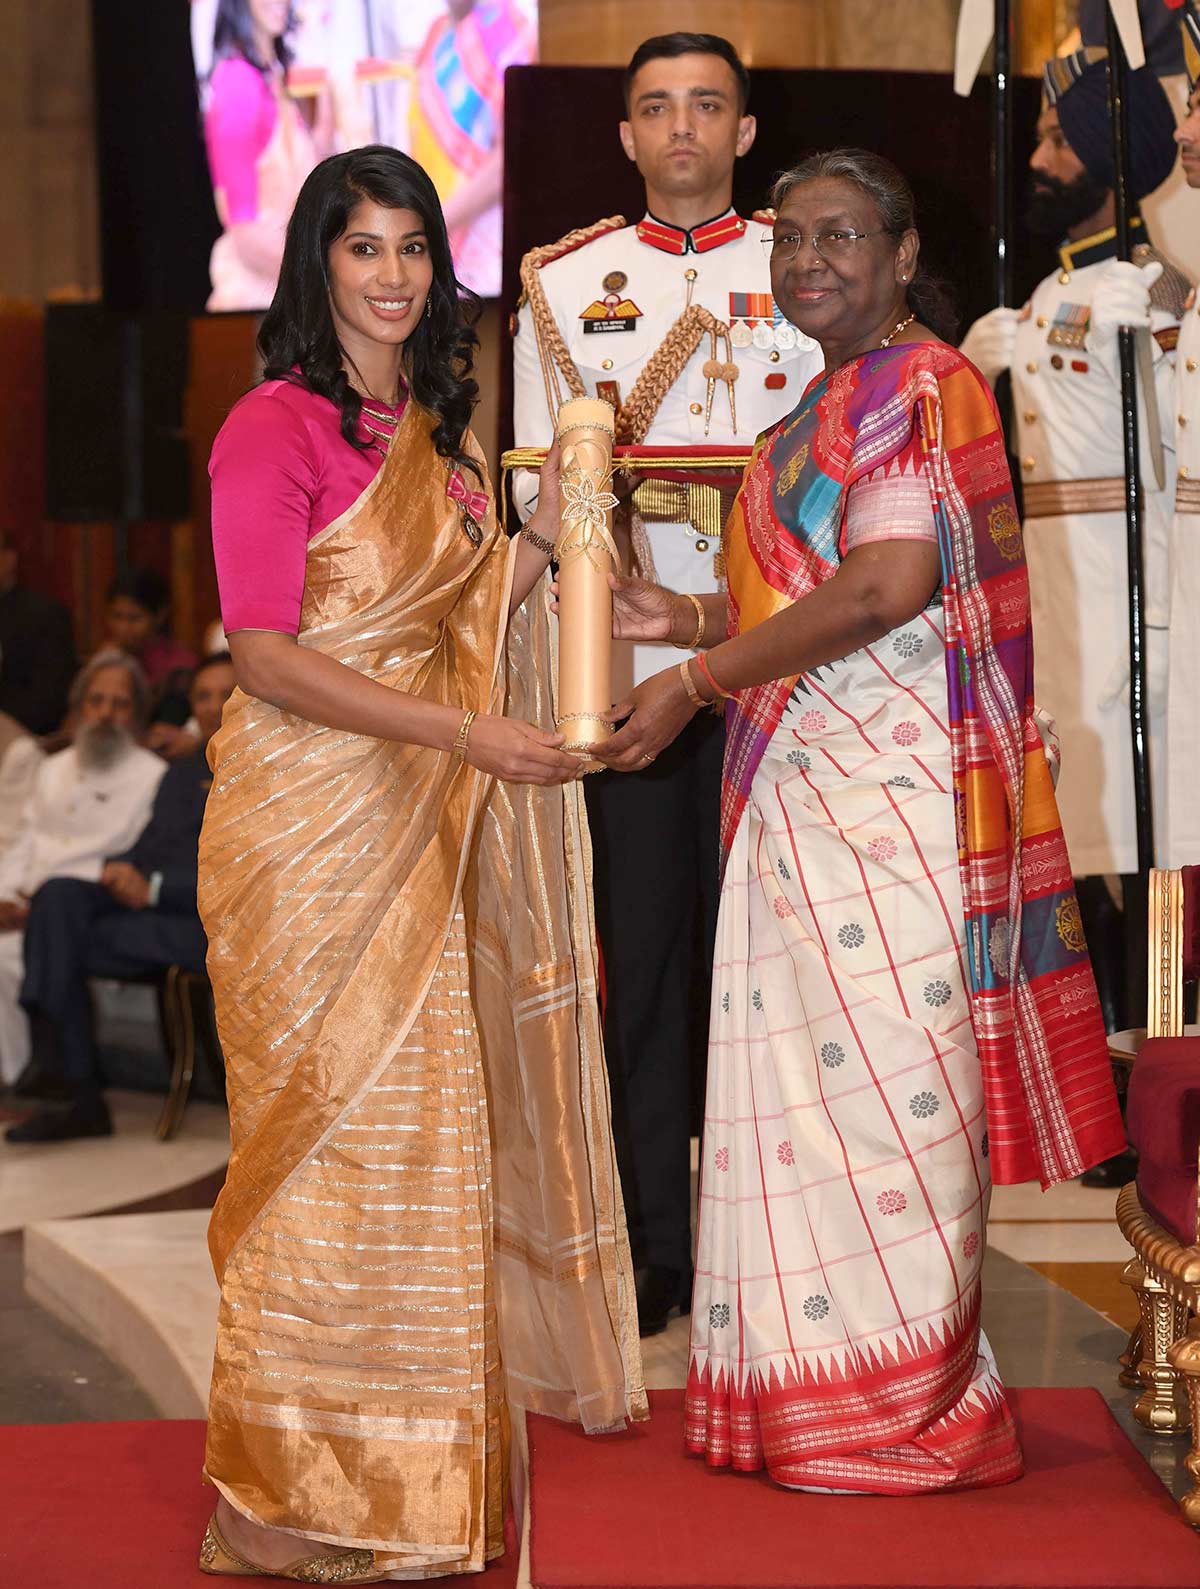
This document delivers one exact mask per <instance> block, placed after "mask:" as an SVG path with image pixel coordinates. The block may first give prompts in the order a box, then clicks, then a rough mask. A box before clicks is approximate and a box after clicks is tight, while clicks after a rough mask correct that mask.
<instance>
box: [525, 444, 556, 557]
mask: <svg viewBox="0 0 1200 1589" xmlns="http://www.w3.org/2000/svg"><path fill="white" fill-rule="evenodd" d="M561 474H562V449H561V447H560V446H559V443H558V439H557V438H555V440H554V442H553V443H552V444H551V447H550V450H549V452H548V453H547V454H546V461H545V463H544V464H543V465H542V467H541V469H540V471H539V472H538V497H537V507H536V508H535V509H534V511H533V515H532V517H531V518H530V520H529V526H528V527H529V529H531V530H532V531H533V532H534V534H535V535H540V536H541V537H542V539H543V540H544V541H549V542H550V544H551V546H557V545H558V532H559V528H560V524H561V520H560V513H561V509H560V507H559V480H560V476H561Z"/></svg>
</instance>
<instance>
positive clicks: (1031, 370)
mask: <svg viewBox="0 0 1200 1589" xmlns="http://www.w3.org/2000/svg"><path fill="white" fill-rule="evenodd" d="M1025 368H1026V370H1027V371H1028V372H1029V374H1030V375H1036V374H1037V365H1036V364H1035V363H1034V362H1033V360H1032V359H1030V361H1029V363H1028V364H1027V365H1026V366H1025Z"/></svg>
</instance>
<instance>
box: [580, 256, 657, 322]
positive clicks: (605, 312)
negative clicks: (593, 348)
mask: <svg viewBox="0 0 1200 1589" xmlns="http://www.w3.org/2000/svg"><path fill="white" fill-rule="evenodd" d="M628 279H629V278H628V277H627V276H626V274H625V272H624V271H623V270H613V271H610V272H609V274H608V275H607V276H605V278H604V282H603V286H604V296H603V298H593V299H592V301H591V303H590V304H588V306H587V308H586V309H584V310H583V311H582V312H581V314H580V316H579V318H580V319H581V320H582V321H583V329H584V334H585V335H587V334H592V335H597V334H602V335H608V334H610V333H612V332H615V331H636V330H637V323H638V320H639V319H640V318H641V313H642V311H641V310H640V309H639V308H638V306H637V304H635V303H634V301H633V299H632V298H623V297H622V296H621V289H622V287H624V286H625V285H626V283H627V281H628Z"/></svg>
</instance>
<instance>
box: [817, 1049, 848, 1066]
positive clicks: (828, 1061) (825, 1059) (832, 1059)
mask: <svg viewBox="0 0 1200 1589" xmlns="http://www.w3.org/2000/svg"><path fill="white" fill-rule="evenodd" d="M845 1061H846V1050H845V1049H844V1048H843V1047H842V1045H841V1044H840V1043H822V1044H821V1063H822V1065H824V1066H826V1068H827V1069H829V1070H836V1069H837V1068H838V1066H839V1065H842V1064H845Z"/></svg>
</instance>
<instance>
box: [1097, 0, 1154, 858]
mask: <svg viewBox="0 0 1200 1589" xmlns="http://www.w3.org/2000/svg"><path fill="white" fill-rule="evenodd" d="M1107 27H1108V41H1107V42H1108V102H1109V111H1110V116H1111V121H1112V144H1113V198H1114V203H1115V209H1116V225H1117V255H1118V257H1119V258H1120V259H1128V258H1129V257H1130V253H1131V246H1130V240H1129V219H1130V202H1129V126H1128V114H1127V106H1126V101H1125V96H1126V79H1127V75H1128V71H1129V62H1128V60H1127V59H1126V56H1125V46H1124V45H1123V44H1122V42H1121V35H1120V32H1119V31H1118V29H1117V24H1116V19H1115V17H1114V16H1113V13H1112V10H1111V8H1109V9H1108V12H1107ZM1117 337H1118V346H1119V351H1120V356H1121V439H1122V442H1123V446H1124V454H1125V527H1126V534H1125V550H1126V561H1127V564H1128V570H1129V727H1130V733H1131V736H1132V743H1133V797H1134V809H1135V813H1136V821H1137V854H1138V871H1139V872H1141V873H1142V874H1143V875H1145V874H1146V873H1147V872H1148V871H1149V870H1150V868H1151V867H1152V866H1153V865H1154V808H1153V806H1152V804H1151V797H1150V740H1149V726H1148V723H1147V712H1146V610H1145V590H1144V587H1145V580H1144V566H1145V557H1144V550H1143V535H1142V518H1143V509H1144V506H1145V495H1144V492H1143V490H1142V478H1141V459H1140V456H1139V449H1138V403H1137V363H1136V357H1135V353H1134V343H1133V331H1132V329H1131V328H1130V327H1129V326H1122V327H1121V328H1120V330H1119V331H1118V333H1117Z"/></svg>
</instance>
